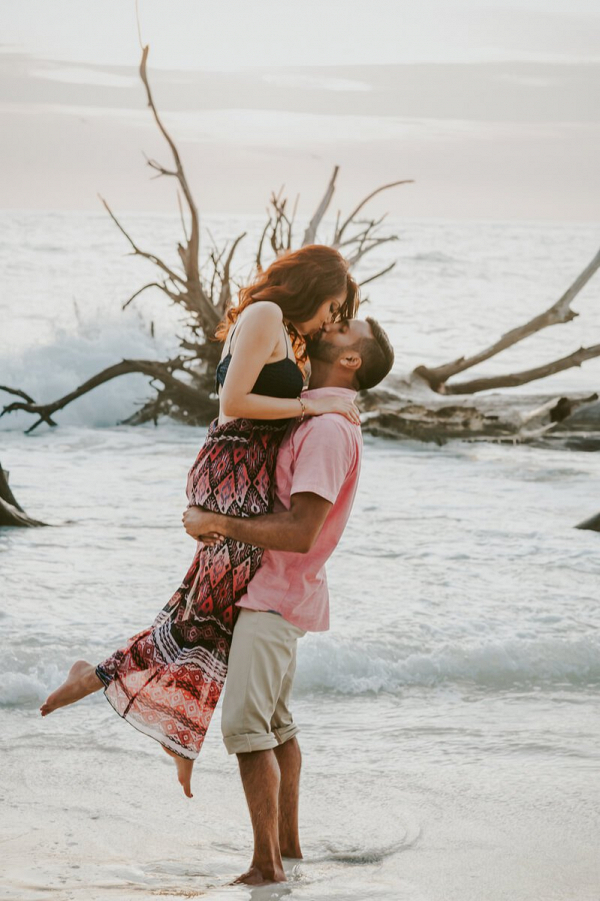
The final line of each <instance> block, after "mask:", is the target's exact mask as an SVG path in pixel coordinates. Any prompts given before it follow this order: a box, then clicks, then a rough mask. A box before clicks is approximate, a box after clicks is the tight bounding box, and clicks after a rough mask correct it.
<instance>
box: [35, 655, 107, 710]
mask: <svg viewBox="0 0 600 901" xmlns="http://www.w3.org/2000/svg"><path fill="white" fill-rule="evenodd" d="M102 687H103V683H102V680H101V679H99V678H98V676H97V675H96V668H95V667H94V666H92V664H91V663H87V662H86V661H85V660H78V661H77V663H74V664H73V666H72V667H71V669H70V670H69V675H68V676H67V678H66V679H65V681H64V682H63V684H62V685H61V686H60V688H57V689H56V691H53V692H52V694H51V695H48V697H47V699H46V700H45V701H44V703H43V704H42V706H41V707H40V712H41V714H42V716H48V714H49V713H52V712H53V711H54V710H57V709H58V708H59V707H66V706H67V704H74V703H75V701H80V700H81V699H82V698H85V697H87V695H91V694H93V693H94V692H95V691H99V689H101V688H102Z"/></svg>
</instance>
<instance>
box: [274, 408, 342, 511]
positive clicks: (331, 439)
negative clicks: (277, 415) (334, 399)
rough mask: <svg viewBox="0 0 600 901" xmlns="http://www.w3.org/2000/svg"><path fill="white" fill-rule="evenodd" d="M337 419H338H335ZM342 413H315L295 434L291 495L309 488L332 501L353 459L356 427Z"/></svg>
mask: <svg viewBox="0 0 600 901" xmlns="http://www.w3.org/2000/svg"><path fill="white" fill-rule="evenodd" d="M338 419H339V422H338V421H337V420H338ZM357 428H358V426H353V425H351V424H350V423H348V424H346V422H345V421H344V420H343V419H342V417H341V416H338V415H335V414H332V416H331V418H329V416H327V415H325V416H315V417H313V418H312V419H310V420H309V421H308V422H306V423H303V425H302V426H301V427H299V428H298V429H297V431H296V434H295V435H294V473H293V476H292V487H291V491H290V495H293V494H300V492H303V491H310V492H311V493H312V494H318V495H319V497H323V498H325V500H327V501H329V502H330V503H332V504H334V503H335V501H336V499H337V496H338V494H339V493H340V489H341V487H342V485H343V484H344V482H345V481H346V479H347V478H348V475H349V474H350V472H351V471H352V468H353V466H354V465H355V463H356V447H355V445H356V441H355V439H354V436H353V434H352V431H351V430H352V429H357Z"/></svg>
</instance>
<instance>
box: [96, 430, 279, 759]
mask: <svg viewBox="0 0 600 901" xmlns="http://www.w3.org/2000/svg"><path fill="white" fill-rule="evenodd" d="M286 425H287V423H286V422H282V421H277V422H258V421H253V420H249V419H236V420H234V421H233V422H228V423H225V424H224V425H222V426H219V425H217V424H216V421H215V422H213V423H212V424H211V425H210V427H209V430H208V436H207V439H206V442H205V444H204V446H203V447H202V448H201V450H200V453H199V454H198V457H197V459H196V462H195V463H194V465H193V466H192V468H191V470H190V472H189V475H188V482H187V497H188V502H189V505H190V506H192V505H198V506H201V507H206V508H207V509H209V510H212V511H214V512H219V513H226V514H227V515H229V516H256V515H260V514H263V513H268V512H270V511H271V509H272V507H273V493H274V472H275V463H276V460H277V451H278V449H279V445H280V443H281V439H282V438H283V435H284V432H285V429H286ZM261 557H262V551H261V550H260V548H255V547H252V546H251V545H247V544H241V543H240V542H238V541H232V540H230V539H226V540H225V542H224V543H223V544H220V545H216V546H214V547H205V546H204V545H202V544H200V543H199V544H198V545H197V548H196V553H195V555H194V559H193V561H192V565H191V566H190V568H189V570H188V571H187V573H186V575H185V578H184V580H183V582H182V583H181V585H180V587H179V588H178V589H177V591H176V592H175V594H174V595H173V597H172V598H171V600H170V601H169V603H168V604H167V605H166V606H165V607H164V608H163V609H162V610H161V612H160V613H159V614H158V616H157V617H156V619H155V620H154V623H153V624H152V626H151V627H150V628H149V629H145V630H144V631H143V632H140V633H139V634H138V635H135V636H134V637H133V638H131V639H130V640H129V642H128V643H127V644H126V646H125V647H124V648H122V649H121V650H119V651H116V652H115V653H114V654H113V655H112V656H111V657H109V658H108V659H107V660H105V661H104V662H103V663H101V664H100V665H99V666H98V668H97V669H96V672H97V674H98V676H99V677H100V678H101V679H102V681H103V682H104V685H105V686H106V687H105V695H106V697H107V699H108V700H109V701H110V703H111V704H112V706H113V707H114V709H115V710H116V711H117V713H118V714H119V715H120V716H122V717H123V719H125V720H127V722H129V723H131V725H132V726H135V727H136V729H139V730H140V731H141V732H144V733H145V734H146V735H149V736H151V737H152V738H155V739H156V740H157V741H159V742H160V743H161V744H162V745H164V747H166V748H168V749H169V750H171V751H175V752H176V753H177V754H180V755H181V756H183V757H188V758H192V759H193V758H196V757H197V756H198V753H199V751H200V748H201V747H202V742H203V741H204V736H205V734H206V730H207V729H208V726H209V724H210V720H211V717H212V714H213V711H214V709H215V707H216V705H217V701H218V700H219V696H220V694H221V690H222V688H223V684H224V682H225V676H226V675H227V660H228V657H229V648H230V646H231V636H232V633H233V627H234V624H235V620H236V618H237V614H238V608H237V607H236V606H235V603H236V601H237V600H238V599H239V598H240V597H241V596H242V594H243V593H244V591H245V590H246V586H247V585H248V582H249V581H250V579H251V578H252V577H253V575H254V573H255V572H256V570H257V569H258V566H259V565H260V560H261Z"/></svg>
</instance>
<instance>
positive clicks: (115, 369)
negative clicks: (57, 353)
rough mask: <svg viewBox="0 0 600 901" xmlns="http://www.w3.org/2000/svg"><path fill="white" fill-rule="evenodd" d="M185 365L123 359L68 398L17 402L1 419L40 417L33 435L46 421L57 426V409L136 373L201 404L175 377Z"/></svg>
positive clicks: (35, 424) (77, 389)
mask: <svg viewBox="0 0 600 901" xmlns="http://www.w3.org/2000/svg"><path fill="white" fill-rule="evenodd" d="M183 363H184V361H183V360H182V358H181V357H177V358H176V359H174V360H168V361H167V362H166V363H159V362H155V361H154V360H122V361H121V362H120V363H116V364H115V365H114V366H109V367H108V368H107V369H103V370H102V372H99V373H97V375H95V376H93V377H92V378H91V379H88V380H87V381H86V382H84V383H83V385H80V386H79V388H76V389H75V390H74V391H70V392H69V394H65V395H64V397H60V398H58V400H55V401H52V402H51V403H48V404H36V403H35V402H34V401H32V400H31V401H13V403H11V404H8V406H6V407H4V409H3V410H2V413H0V417H2V416H4V415H5V414H6V413H14V412H16V411H18V410H22V411H24V412H25V413H32V414H34V415H37V416H39V417H40V418H39V419H38V420H37V422H35V423H34V424H33V425H32V426H31V428H29V429H27V433H29V432H33V430H34V429H36V428H37V427H38V426H39V425H41V423H42V422H47V423H48V424H49V425H53V426H55V425H56V423H55V422H53V421H52V420H51V419H50V417H51V416H52V414H54V413H56V412H57V410H62V409H63V408H64V407H66V406H67V405H68V404H70V403H72V402H73V401H74V400H77V398H79V397H82V396H83V395H84V394H87V393H88V392H89V391H92V390H93V389H94V388H97V387H98V386H99V385H103V384H104V383H105V382H109V381H111V379H114V378H118V376H121V375H127V374H129V373H132V372H139V373H142V375H147V376H149V377H150V378H155V379H159V380H160V381H162V382H163V384H164V385H166V386H168V387H175V386H176V387H177V389H178V391H179V392H180V393H181V394H182V395H184V396H186V397H187V398H188V400H189V401H190V402H192V403H193V402H197V400H198V396H197V392H196V390H195V389H194V388H192V387H191V386H189V385H186V384H185V383H184V382H181V381H180V380H179V379H176V378H175V377H174V376H173V371H174V370H177V369H182V368H183ZM13 393H16V392H13Z"/></svg>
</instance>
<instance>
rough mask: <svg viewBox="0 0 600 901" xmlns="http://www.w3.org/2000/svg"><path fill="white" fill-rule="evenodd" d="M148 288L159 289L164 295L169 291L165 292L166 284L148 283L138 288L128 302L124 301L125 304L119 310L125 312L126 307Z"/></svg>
mask: <svg viewBox="0 0 600 901" xmlns="http://www.w3.org/2000/svg"><path fill="white" fill-rule="evenodd" d="M148 288H159V289H160V290H161V291H164V292H165V294H168V293H169V291H168V290H167V287H166V282H148V284H147V285H144V287H143V288H140V289H139V291H136V292H135V294H132V295H131V297H130V298H129V300H126V301H125V303H124V304H123V306H122V307H121V309H122V310H126V309H127V307H128V306H129V304H130V303H131V302H132V301H133V300H135V299H136V297H139V296H140V294H142V293H143V292H144V291H146V290H147V289H148Z"/></svg>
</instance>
